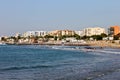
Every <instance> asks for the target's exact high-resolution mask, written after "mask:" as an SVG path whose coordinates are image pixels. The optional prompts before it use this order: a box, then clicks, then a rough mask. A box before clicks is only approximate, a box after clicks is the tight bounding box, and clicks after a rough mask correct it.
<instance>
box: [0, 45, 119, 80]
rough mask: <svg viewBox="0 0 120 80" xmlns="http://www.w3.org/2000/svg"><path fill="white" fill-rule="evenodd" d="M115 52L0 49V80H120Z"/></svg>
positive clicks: (18, 47)
mask: <svg viewBox="0 0 120 80" xmlns="http://www.w3.org/2000/svg"><path fill="white" fill-rule="evenodd" d="M119 51H120V50H119V49H110V48H106V49H101V50H98V51H83V50H78V49H77V50H72V48H71V49H70V50H64V49H63V50H62V49H53V48H51V47H49V46H35V45H29V46H14V45H11V46H10V45H5V46H0V80H120V77H119V75H120V54H119V53H120V52H119Z"/></svg>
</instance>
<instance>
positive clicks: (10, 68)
mask: <svg viewBox="0 0 120 80" xmlns="http://www.w3.org/2000/svg"><path fill="white" fill-rule="evenodd" d="M56 66H57V65H56ZM52 67H55V66H54V65H36V66H21V67H19V66H12V67H7V68H2V69H0V71H8V70H23V69H32V68H33V69H34V68H52Z"/></svg>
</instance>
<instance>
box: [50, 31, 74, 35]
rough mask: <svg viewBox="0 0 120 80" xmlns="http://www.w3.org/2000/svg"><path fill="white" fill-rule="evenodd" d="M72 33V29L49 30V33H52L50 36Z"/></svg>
mask: <svg viewBox="0 0 120 80" xmlns="http://www.w3.org/2000/svg"><path fill="white" fill-rule="evenodd" d="M74 34H75V32H74V31H72V30H55V31H50V32H49V35H52V36H63V35H67V36H72V35H74Z"/></svg>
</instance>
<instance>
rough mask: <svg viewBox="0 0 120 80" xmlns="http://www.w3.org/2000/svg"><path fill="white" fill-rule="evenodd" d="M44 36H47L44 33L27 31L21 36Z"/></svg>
mask: <svg viewBox="0 0 120 80" xmlns="http://www.w3.org/2000/svg"><path fill="white" fill-rule="evenodd" d="M45 35H47V32H46V31H27V32H25V33H24V34H23V37H28V36H30V37H32V36H45Z"/></svg>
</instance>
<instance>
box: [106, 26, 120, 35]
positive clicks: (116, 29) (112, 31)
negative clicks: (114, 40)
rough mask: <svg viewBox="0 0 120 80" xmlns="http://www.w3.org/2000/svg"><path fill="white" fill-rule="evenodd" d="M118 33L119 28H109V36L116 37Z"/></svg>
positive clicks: (119, 31)
mask: <svg viewBox="0 0 120 80" xmlns="http://www.w3.org/2000/svg"><path fill="white" fill-rule="evenodd" d="M118 33H120V26H111V27H110V28H109V29H108V34H109V35H110V36H114V35H117V34H118Z"/></svg>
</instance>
